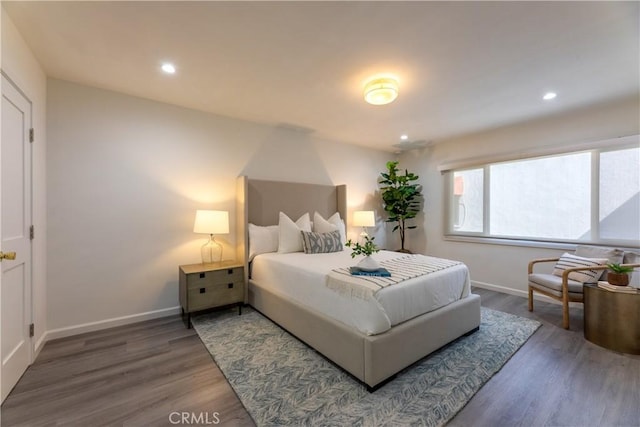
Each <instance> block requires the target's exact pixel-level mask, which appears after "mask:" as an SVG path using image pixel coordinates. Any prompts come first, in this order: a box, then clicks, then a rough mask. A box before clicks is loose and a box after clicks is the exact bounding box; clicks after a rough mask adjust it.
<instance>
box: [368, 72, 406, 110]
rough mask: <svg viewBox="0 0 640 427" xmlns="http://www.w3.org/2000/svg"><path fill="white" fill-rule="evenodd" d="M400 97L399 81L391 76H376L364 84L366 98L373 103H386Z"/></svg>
mask: <svg viewBox="0 0 640 427" xmlns="http://www.w3.org/2000/svg"><path fill="white" fill-rule="evenodd" d="M397 97H398V81H397V80H396V79H393V78H391V77H383V78H376V79H373V80H371V81H369V82H368V83H367V84H366V85H365V86H364V100H365V101H367V102H368V103H369V104H372V105H385V104H389V103H391V102H393V101H394V100H395V99H396V98H397Z"/></svg>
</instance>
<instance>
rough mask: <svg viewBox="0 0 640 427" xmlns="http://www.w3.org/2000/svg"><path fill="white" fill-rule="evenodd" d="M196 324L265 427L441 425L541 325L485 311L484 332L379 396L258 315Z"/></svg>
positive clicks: (409, 372)
mask: <svg viewBox="0 0 640 427" xmlns="http://www.w3.org/2000/svg"><path fill="white" fill-rule="evenodd" d="M193 325H194V327H195V329H196V331H197V332H198V335H199V336H200V339H201V340H202V341H203V342H204V344H205V345H206V347H207V349H208V350H209V352H210V353H211V355H212V356H213V358H214V360H215V361H216V363H217V364H218V366H219V367H220V369H221V370H222V372H223V373H224V375H225V376H226V377H227V379H228V380H229V383H230V384H231V386H232V387H233V389H234V390H235V391H236V393H237V395H238V397H239V398H240V400H241V401H242V403H243V405H244V406H245V408H246V409H247V411H249V413H250V414H251V417H252V418H253V419H254V421H255V422H256V424H257V425H258V426H303V425H304V426H387V425H388V426H398V425H412V426H413V425H424V426H441V425H444V424H445V423H446V422H447V421H449V420H450V419H451V418H453V417H454V416H455V414H456V413H458V411H460V410H461V409H462V408H463V407H464V405H466V403H467V402H468V401H469V400H470V399H471V398H472V397H473V395H474V394H475V393H476V392H477V391H478V390H479V389H480V388H481V387H482V386H483V385H484V384H485V383H486V382H487V381H488V380H489V379H490V378H491V377H492V376H493V375H494V374H495V373H496V372H498V371H499V370H500V368H501V367H502V366H503V365H504V364H505V363H506V362H507V360H509V358H510V357H511V356H513V354H514V353H515V352H516V351H518V349H519V348H520V347H521V346H522V345H523V344H524V343H525V342H526V341H527V339H528V338H529V337H530V336H531V335H532V334H533V333H534V332H535V331H536V329H538V327H539V326H540V323H539V322H536V321H535V320H530V319H525V318H522V317H518V316H514V315H511V314H507V313H502V312H499V311H493V310H489V309H486V308H482V324H481V325H480V330H479V331H478V332H476V333H474V334H472V335H470V336H467V337H463V338H460V339H458V340H457V341H455V342H454V343H453V344H450V345H448V346H446V347H445V348H442V349H440V350H438V351H436V352H434V353H432V354H431V355H430V356H428V357H426V358H424V359H422V360H421V361H419V362H418V363H416V364H414V365H413V366H411V367H409V368H407V369H405V370H404V371H402V372H401V373H399V374H398V376H397V377H396V378H395V379H394V380H393V381H391V382H389V383H388V384H386V385H385V386H383V387H381V388H380V389H378V390H377V391H376V392H374V393H369V392H367V390H366V388H365V387H364V386H363V385H362V384H360V383H359V382H358V381H356V380H355V379H353V378H352V377H351V376H349V374H347V373H345V372H344V371H342V370H341V369H340V368H337V367H336V366H335V365H333V364H332V363H330V362H329V361H327V360H326V359H325V358H324V357H322V356H321V355H320V354H318V353H317V352H315V351H314V350H313V349H311V348H310V347H308V346H307V345H305V344H304V343H302V342H300V341H298V340H297V339H296V338H295V337H293V336H291V335H289V334H288V333H287V332H286V331H284V330H282V329H281V328H280V327H278V326H277V325H275V324H274V323H272V322H271V321H270V320H269V319H267V318H265V317H263V316H262V315H261V314H260V313H258V312H256V311H255V310H252V309H251V308H248V309H247V310H246V311H243V314H242V316H238V314H237V312H236V311H235V310H232V311H222V312H216V313H209V314H205V315H201V316H197V317H195V318H194V319H193ZM398 351H402V350H401V349H398Z"/></svg>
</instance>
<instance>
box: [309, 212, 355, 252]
mask: <svg viewBox="0 0 640 427" xmlns="http://www.w3.org/2000/svg"><path fill="white" fill-rule="evenodd" d="M334 230H338V231H339V232H340V241H341V242H342V243H343V244H344V243H345V242H346V241H347V230H346V227H345V225H344V221H343V220H342V218H340V212H336V213H334V214H333V215H331V216H330V217H329V219H324V218H323V217H322V215H320V214H319V213H318V212H314V214H313V231H315V232H316V233H329V232H331V231H334Z"/></svg>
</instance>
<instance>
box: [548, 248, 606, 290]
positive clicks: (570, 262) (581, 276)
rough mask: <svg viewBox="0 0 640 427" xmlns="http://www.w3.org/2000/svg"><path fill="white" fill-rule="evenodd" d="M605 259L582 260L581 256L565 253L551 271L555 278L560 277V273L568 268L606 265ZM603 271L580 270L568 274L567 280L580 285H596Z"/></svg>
mask: <svg viewBox="0 0 640 427" xmlns="http://www.w3.org/2000/svg"><path fill="white" fill-rule="evenodd" d="M607 262H609V260H608V259H607V258H583V257H581V256H576V255H571V254H569V253H565V254H564V255H562V256H561V257H560V259H559V260H558V262H557V263H556V266H555V267H554V269H553V274H554V275H555V276H560V277H562V273H563V272H564V271H565V270H566V269H568V268H574V267H598V266H602V265H607ZM602 273H604V270H582V271H572V272H571V273H569V279H571V280H575V281H576V282H580V283H597V282H598V279H599V278H600V276H602Z"/></svg>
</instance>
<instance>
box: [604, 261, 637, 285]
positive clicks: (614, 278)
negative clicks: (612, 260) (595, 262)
mask: <svg viewBox="0 0 640 427" xmlns="http://www.w3.org/2000/svg"><path fill="white" fill-rule="evenodd" d="M607 267H609V272H608V273H607V282H609V283H610V284H612V285H616V286H627V285H628V284H629V276H630V275H631V272H632V271H633V267H627V266H624V265H620V264H607Z"/></svg>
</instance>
